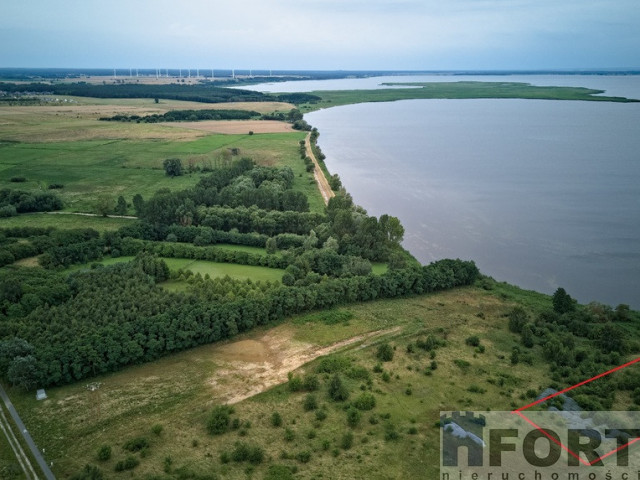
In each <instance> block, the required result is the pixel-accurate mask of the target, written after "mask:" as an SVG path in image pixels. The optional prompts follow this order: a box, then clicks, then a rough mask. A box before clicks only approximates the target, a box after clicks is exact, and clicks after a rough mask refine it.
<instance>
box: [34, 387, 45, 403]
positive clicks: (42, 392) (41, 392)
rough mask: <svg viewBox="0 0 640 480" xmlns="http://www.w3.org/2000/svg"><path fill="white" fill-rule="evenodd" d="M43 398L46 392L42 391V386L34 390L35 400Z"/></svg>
mask: <svg viewBox="0 0 640 480" xmlns="http://www.w3.org/2000/svg"><path fill="white" fill-rule="evenodd" d="M45 398H47V394H46V392H45V391H44V388H41V389H40V390H38V391H37V392H36V400H44V399H45Z"/></svg>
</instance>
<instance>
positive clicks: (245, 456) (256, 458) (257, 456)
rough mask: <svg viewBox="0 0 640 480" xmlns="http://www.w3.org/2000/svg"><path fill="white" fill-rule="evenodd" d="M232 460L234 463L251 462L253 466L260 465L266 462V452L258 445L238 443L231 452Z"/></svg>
mask: <svg viewBox="0 0 640 480" xmlns="http://www.w3.org/2000/svg"><path fill="white" fill-rule="evenodd" d="M231 460H233V461H234V462H249V463H251V464H253V465H258V464H260V463H262V461H263V460H264V450H263V449H262V447H260V446H258V445H248V444H246V443H244V442H236V444H235V447H234V449H233V451H232V452H231Z"/></svg>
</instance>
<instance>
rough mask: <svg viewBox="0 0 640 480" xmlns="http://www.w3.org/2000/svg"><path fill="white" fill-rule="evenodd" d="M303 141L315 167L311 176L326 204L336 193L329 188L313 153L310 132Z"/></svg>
mask: <svg viewBox="0 0 640 480" xmlns="http://www.w3.org/2000/svg"><path fill="white" fill-rule="evenodd" d="M304 142H305V143H304V145H305V148H306V149H307V156H308V157H309V158H311V160H313V164H314V165H315V168H314V169H313V176H314V177H315V179H316V183H317V184H318V188H319V189H320V193H321V194H322V198H323V200H324V203H325V205H326V204H328V203H329V199H330V198H331V197H335V196H336V194H335V193H333V190H331V187H330V186H329V182H328V181H327V177H325V176H324V172H323V171H322V169H321V168H320V165H319V164H318V160H317V159H316V156H315V155H314V154H313V150H312V149H311V134H310V133H309V134H308V135H307V138H305V140H304Z"/></svg>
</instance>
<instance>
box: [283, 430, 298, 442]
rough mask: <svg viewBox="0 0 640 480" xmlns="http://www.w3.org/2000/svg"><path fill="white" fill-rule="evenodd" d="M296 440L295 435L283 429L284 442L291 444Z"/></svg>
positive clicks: (291, 431)
mask: <svg viewBox="0 0 640 480" xmlns="http://www.w3.org/2000/svg"><path fill="white" fill-rule="evenodd" d="M295 438H296V433H295V432H294V431H293V430H291V429H290V428H285V430H284V439H285V441H286V442H293V440H295Z"/></svg>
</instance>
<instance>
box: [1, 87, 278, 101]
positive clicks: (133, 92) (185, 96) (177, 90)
mask: <svg viewBox="0 0 640 480" xmlns="http://www.w3.org/2000/svg"><path fill="white" fill-rule="evenodd" d="M0 90H2V91H5V92H9V93H15V92H31V93H36V94H52V95H74V96H78V97H96V98H164V99H169V100H187V101H192V102H202V103H224V102H267V101H273V97H271V96H268V95H265V94H264V93H260V92H253V91H250V90H241V89H237V88H224V87H216V86H213V85H212V84H208V83H199V84H195V85H179V84H167V85H145V84H135V83H123V84H117V85H111V84H103V85H99V84H89V83H85V82H78V83H57V84H45V83H29V84H15V83H0Z"/></svg>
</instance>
